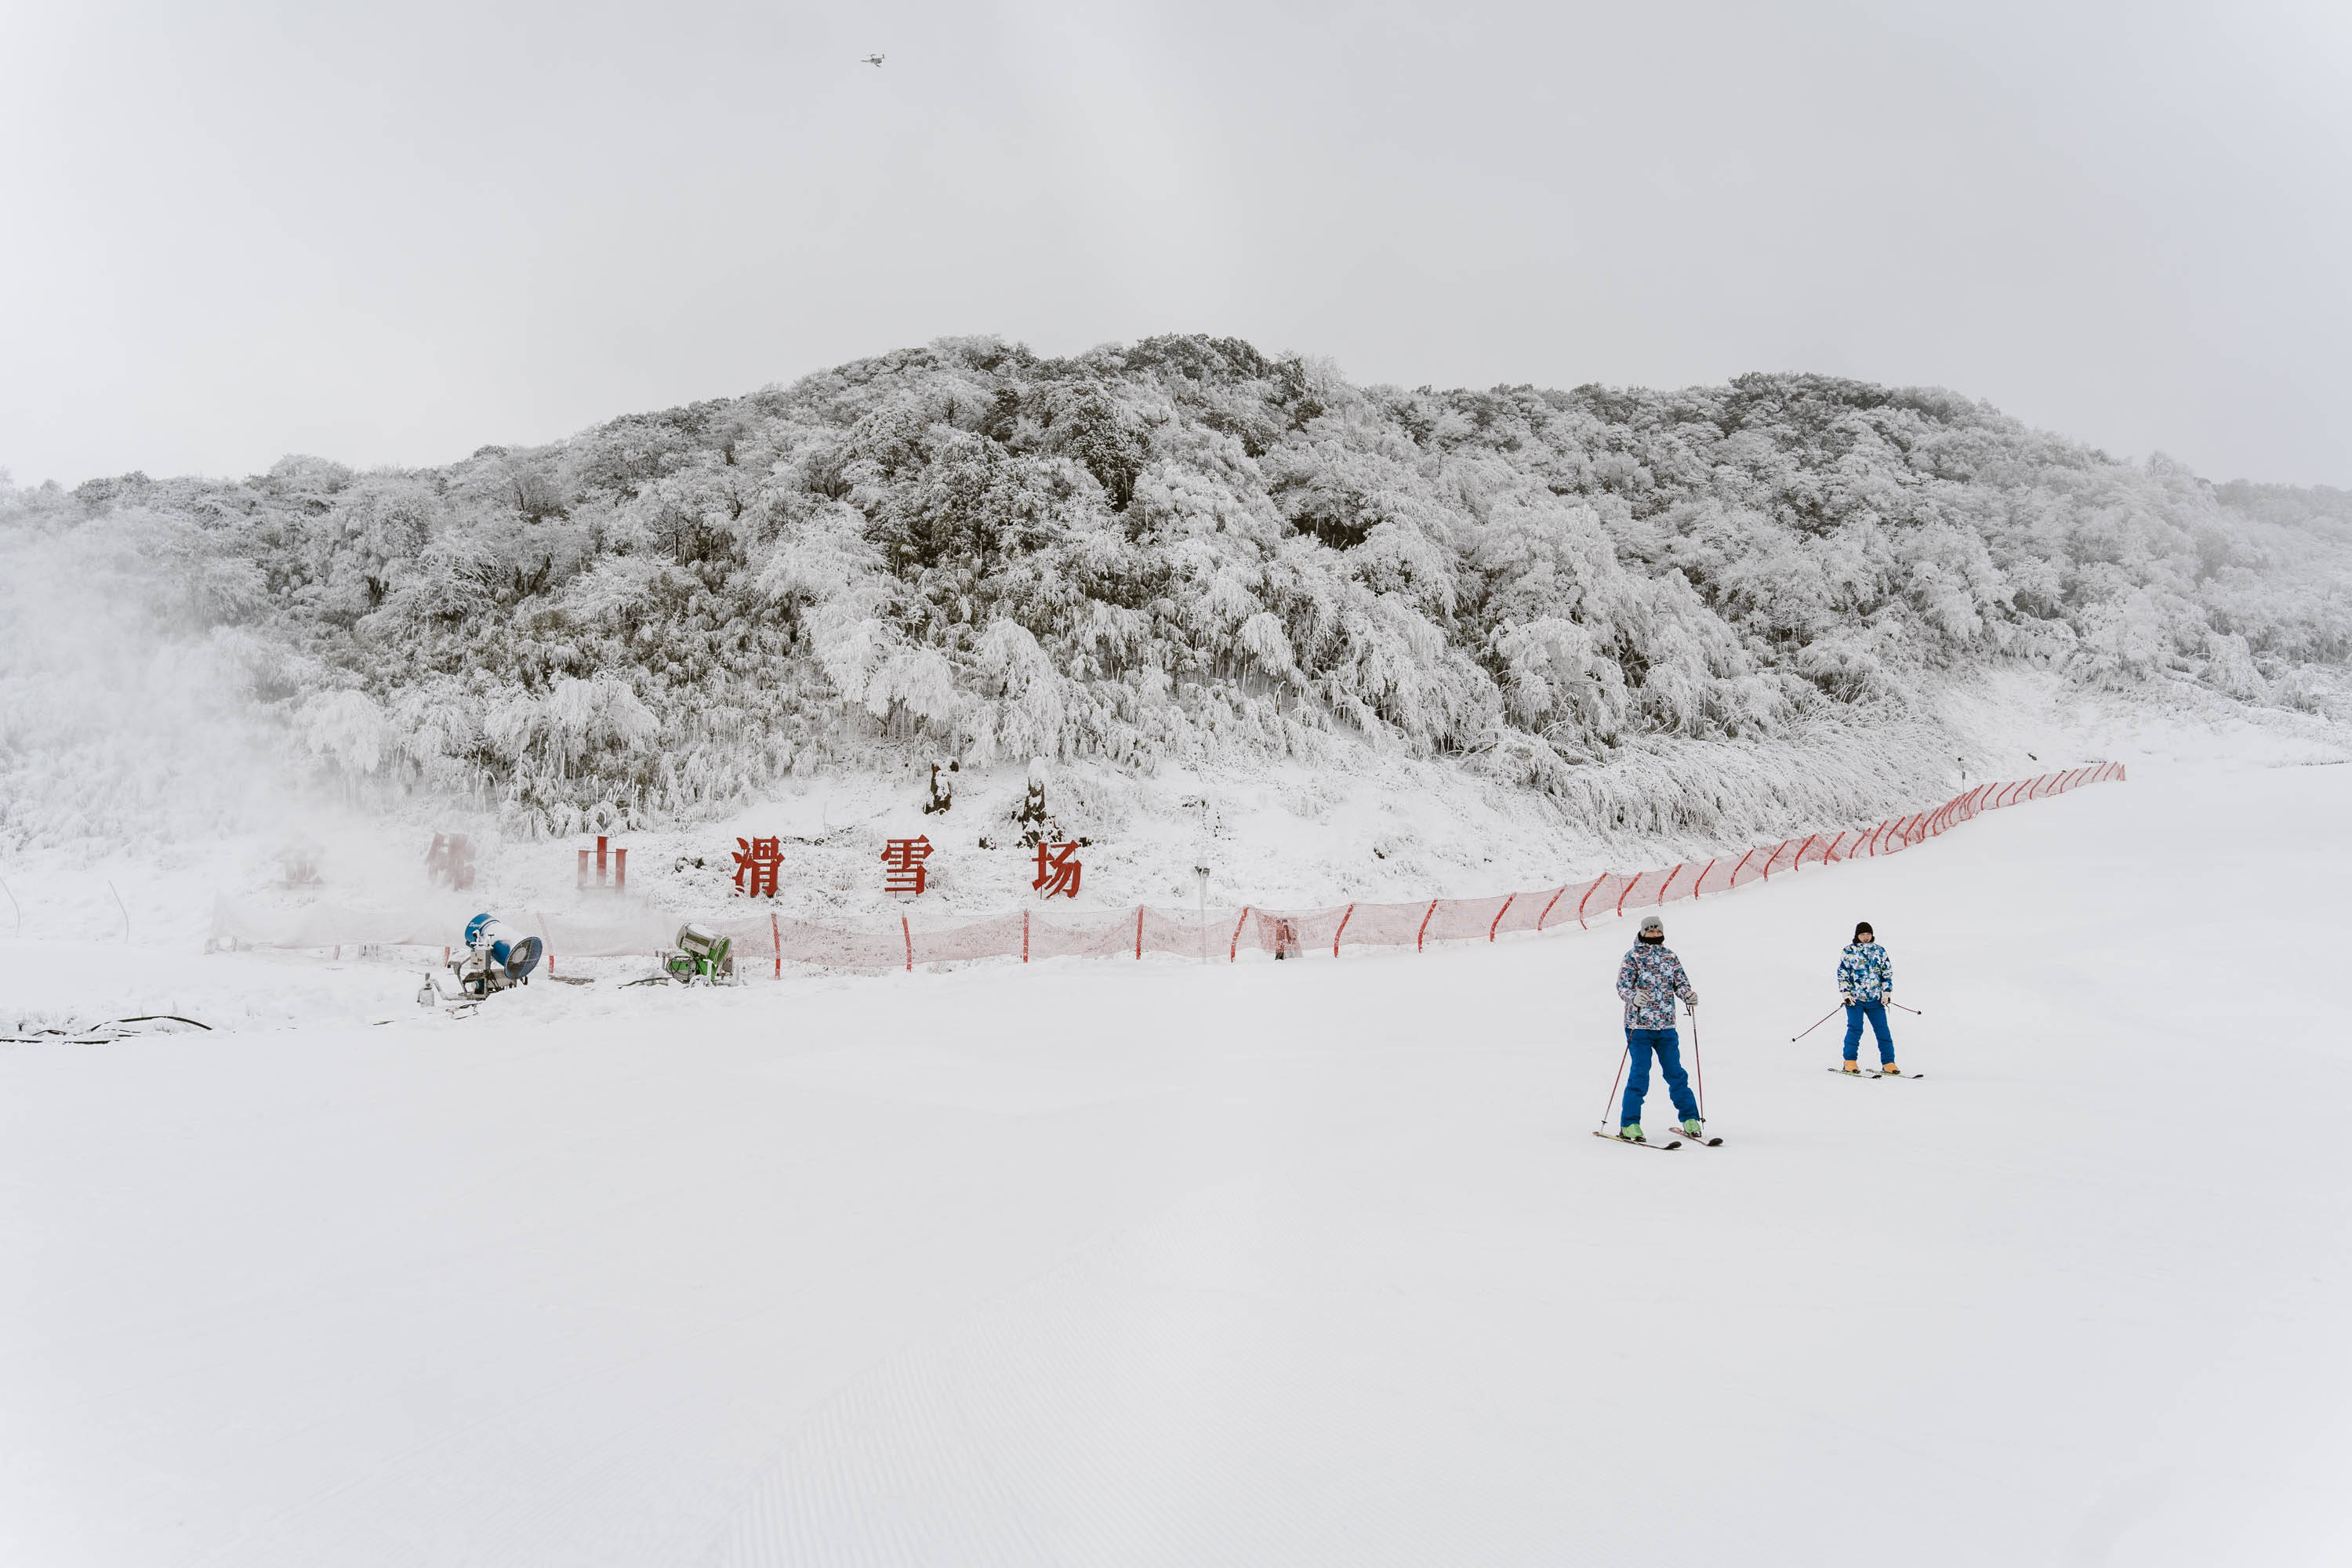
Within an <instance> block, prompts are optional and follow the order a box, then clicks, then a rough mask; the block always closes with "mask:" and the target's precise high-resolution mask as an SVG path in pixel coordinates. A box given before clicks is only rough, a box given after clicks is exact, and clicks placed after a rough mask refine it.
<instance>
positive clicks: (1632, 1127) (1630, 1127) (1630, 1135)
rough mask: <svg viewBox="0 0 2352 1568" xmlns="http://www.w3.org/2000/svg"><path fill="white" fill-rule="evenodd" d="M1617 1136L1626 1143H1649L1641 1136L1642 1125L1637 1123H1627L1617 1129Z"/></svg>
mask: <svg viewBox="0 0 2352 1568" xmlns="http://www.w3.org/2000/svg"><path fill="white" fill-rule="evenodd" d="M1617 1136H1618V1137H1620V1138H1622V1139H1623V1140H1625V1142H1628V1143H1647V1142H1649V1140H1648V1139H1647V1138H1644V1137H1643V1136H1642V1124H1641V1123H1640V1122H1638V1121H1628V1122H1627V1123H1625V1125H1624V1126H1622V1127H1620V1128H1619V1129H1617Z"/></svg>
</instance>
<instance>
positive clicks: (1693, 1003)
mask: <svg viewBox="0 0 2352 1568" xmlns="http://www.w3.org/2000/svg"><path fill="white" fill-rule="evenodd" d="M1683 1005H1684V1006H1685V1007H1687V1008H1689V1009H1690V1010H1691V1011H1692V1012H1694V1013H1696V1012H1697V1011H1698V996H1697V994H1696V993H1693V994H1691V995H1690V996H1689V997H1687V998H1685V1001H1684V1002H1683Z"/></svg>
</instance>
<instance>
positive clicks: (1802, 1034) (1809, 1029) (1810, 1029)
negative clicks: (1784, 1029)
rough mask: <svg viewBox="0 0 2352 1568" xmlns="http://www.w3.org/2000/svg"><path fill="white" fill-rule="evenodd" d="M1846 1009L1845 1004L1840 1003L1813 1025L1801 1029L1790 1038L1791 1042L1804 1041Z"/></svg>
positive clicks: (1817, 1019)
mask: <svg viewBox="0 0 2352 1568" xmlns="http://www.w3.org/2000/svg"><path fill="white" fill-rule="evenodd" d="M1844 1007H1845V1004H1844V1003H1843V1002H1841V1003H1839V1004H1838V1005H1836V1006H1835V1007H1832V1008H1831V1009H1830V1010H1829V1011H1828V1012H1826V1013H1824V1014H1822V1016H1820V1017H1818V1018H1816V1019H1814V1020H1813V1021H1812V1022H1811V1023H1810V1024H1808V1025H1806V1026H1804V1027H1803V1028H1801V1029H1800V1030H1798V1031H1797V1032H1796V1033H1795V1034H1793V1035H1790V1037H1789V1038H1790V1041H1791V1042H1794V1041H1797V1040H1801V1039H1803V1038H1804V1037H1806V1036H1807V1035H1810V1034H1811V1033H1812V1032H1813V1031H1814V1030H1815V1029H1818V1028H1820V1027H1821V1026H1822V1025H1823V1024H1826V1023H1828V1022H1829V1021H1830V1020H1831V1019H1832V1018H1834V1017H1836V1016H1838V1014H1839V1013H1840V1012H1842V1011H1843V1010H1844Z"/></svg>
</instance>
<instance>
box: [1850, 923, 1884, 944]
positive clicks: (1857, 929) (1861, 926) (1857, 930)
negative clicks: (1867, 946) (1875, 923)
mask: <svg viewBox="0 0 2352 1568" xmlns="http://www.w3.org/2000/svg"><path fill="white" fill-rule="evenodd" d="M1864 931H1870V940H1871V941H1873V942H1876V941H1877V940H1878V933H1877V932H1876V931H1871V930H1870V922H1869V921H1860V922H1858V923H1857V924H1856V925H1855V926H1854V928H1853V940H1854V941H1856V942H1860V941H1861V940H1862V933H1863V932H1864Z"/></svg>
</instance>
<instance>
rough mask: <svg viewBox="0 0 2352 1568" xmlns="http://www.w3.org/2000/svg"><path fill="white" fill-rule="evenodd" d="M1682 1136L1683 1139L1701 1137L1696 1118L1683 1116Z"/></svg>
mask: <svg viewBox="0 0 2352 1568" xmlns="http://www.w3.org/2000/svg"><path fill="white" fill-rule="evenodd" d="M1683 1136H1684V1137H1685V1138H1697V1137H1700V1136H1701V1133H1700V1131H1699V1121H1698V1118H1697V1117H1696V1116H1685V1117H1684V1118H1683Z"/></svg>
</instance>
